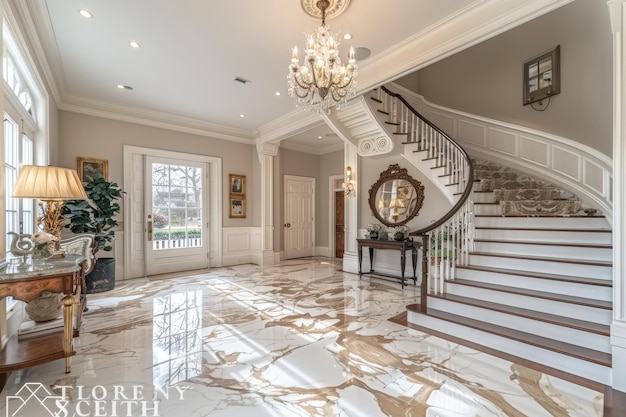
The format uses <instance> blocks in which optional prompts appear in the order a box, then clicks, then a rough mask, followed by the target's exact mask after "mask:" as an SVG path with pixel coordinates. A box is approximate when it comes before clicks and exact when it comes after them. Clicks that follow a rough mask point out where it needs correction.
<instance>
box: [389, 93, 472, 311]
mask: <svg viewBox="0 0 626 417" xmlns="http://www.w3.org/2000/svg"><path fill="white" fill-rule="evenodd" d="M381 89H382V91H384V92H385V93H386V94H388V95H389V96H391V97H394V98H396V99H397V100H398V101H399V102H401V103H402V104H403V105H404V106H405V107H406V109H408V110H409V112H410V113H412V114H413V115H414V116H415V117H417V118H419V119H420V120H421V121H422V122H423V123H424V124H426V125H427V126H428V127H429V128H430V129H432V130H433V131H434V132H436V133H437V134H438V135H440V136H441V137H442V138H443V139H444V140H445V141H447V142H448V143H449V144H451V145H452V146H453V147H454V148H455V149H456V151H458V153H460V154H461V155H462V156H463V159H464V162H465V166H466V167H467V175H466V176H465V178H464V179H465V181H466V183H465V188H464V189H463V193H462V194H461V196H460V198H459V199H458V200H457V201H456V203H455V204H454V205H453V206H452V208H451V209H450V210H449V211H447V212H446V213H445V214H444V215H443V216H441V218H439V219H438V220H436V221H435V222H433V223H431V224H429V225H428V226H426V227H424V228H422V229H419V230H416V231H413V232H411V233H410V236H421V237H422V242H423V245H422V284H421V290H420V294H421V297H420V298H421V304H420V309H421V310H422V312H423V313H425V312H426V309H427V294H428V279H429V276H428V274H429V270H428V269H429V268H428V265H429V264H428V262H429V259H428V254H429V252H430V248H429V245H430V238H429V235H428V234H429V232H431V231H433V230H435V229H437V228H439V227H440V226H442V225H444V224H446V222H448V221H450V220H451V218H452V217H453V216H454V215H455V214H456V213H457V212H458V211H459V210H460V209H461V208H462V207H464V206H465V204H466V202H467V200H468V199H469V196H470V194H471V192H472V185H473V182H474V168H473V166H472V162H471V159H470V157H469V155H468V154H467V152H466V151H465V149H463V147H462V146H461V145H459V144H458V143H457V142H456V141H455V140H454V139H452V138H451V137H450V136H449V135H448V134H446V133H445V132H444V131H443V130H441V129H440V128H439V127H437V126H435V125H434V124H433V123H432V122H431V121H430V120H428V119H427V118H425V117H424V116H422V115H421V114H420V113H419V112H418V111H417V110H415V109H414V108H413V106H411V104H410V103H409V102H408V101H406V100H405V99H404V97H402V96H401V95H400V94H397V93H394V92H392V91H390V90H389V89H388V88H386V87H384V86H383V87H381Z"/></svg>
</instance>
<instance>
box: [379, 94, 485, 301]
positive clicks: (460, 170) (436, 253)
mask: <svg viewBox="0 0 626 417" xmlns="http://www.w3.org/2000/svg"><path fill="white" fill-rule="evenodd" d="M375 100H376V101H378V102H379V103H380V111H381V112H382V113H386V114H388V117H389V118H388V122H387V123H388V124H390V125H395V126H397V131H396V132H395V134H396V135H403V136H405V139H404V140H403V143H405V144H414V145H415V149H414V152H424V155H425V158H424V159H434V160H435V162H436V167H438V168H442V169H443V174H442V177H447V178H448V182H447V184H446V186H447V187H453V194H454V195H455V196H458V199H457V200H456V202H455V204H454V205H453V206H452V208H451V209H450V210H449V211H448V212H447V213H445V214H444V215H443V216H442V217H441V218H440V219H439V220H437V221H435V222H433V223H432V224H431V225H429V226H427V227H424V228H422V229H420V230H416V231H413V232H411V233H410V235H411V236H420V237H421V238H422V283H421V291H420V292H421V300H420V309H421V311H422V312H423V313H425V312H426V311H427V296H428V294H440V293H444V292H445V283H446V281H447V280H452V279H454V277H455V268H456V266H457V265H467V264H468V263H469V253H470V252H471V251H472V250H473V246H474V203H473V202H472V201H471V200H469V196H470V194H471V192H472V185H473V182H474V171H473V168H472V163H471V160H470V157H469V155H468V154H467V152H466V151H465V150H464V149H463V148H462V147H461V146H460V145H459V144H458V143H457V142H455V141H454V139H452V138H451V137H450V136H448V135H447V134H446V133H445V132H444V131H442V130H441V129H439V128H438V127H437V126H435V125H434V124H433V123H432V122H430V121H429V120H428V119H426V118H425V117H424V116H422V115H421V114H420V113H419V112H418V111H417V110H415V109H414V108H413V106H411V104H409V103H408V102H407V101H406V100H405V99H404V98H403V97H402V96H401V95H400V94H397V93H394V92H392V91H390V90H389V89H387V88H386V87H381V88H379V89H377V90H376V96H375Z"/></svg>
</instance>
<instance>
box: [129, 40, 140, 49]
mask: <svg viewBox="0 0 626 417" xmlns="http://www.w3.org/2000/svg"><path fill="white" fill-rule="evenodd" d="M128 44H129V45H130V46H132V47H133V48H141V45H139V43H137V42H135V41H130V42H128Z"/></svg>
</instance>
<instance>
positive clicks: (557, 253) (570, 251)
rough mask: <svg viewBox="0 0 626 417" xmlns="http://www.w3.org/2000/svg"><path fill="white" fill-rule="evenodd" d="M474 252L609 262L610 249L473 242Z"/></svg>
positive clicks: (611, 255)
mask: <svg viewBox="0 0 626 417" xmlns="http://www.w3.org/2000/svg"><path fill="white" fill-rule="evenodd" d="M474 250H475V251H476V252H489V253H501V254H502V253H506V254H510V255H527V256H546V257H550V258H565V259H579V260H580V259H588V260H595V261H606V262H611V261H612V259H613V250H612V249H611V248H597V247H589V246H588V247H580V246H563V245H542V244H526V243H513V242H481V241H474Z"/></svg>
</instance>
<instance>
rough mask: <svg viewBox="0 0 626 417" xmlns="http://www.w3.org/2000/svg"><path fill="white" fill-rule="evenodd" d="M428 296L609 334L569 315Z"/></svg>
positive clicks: (603, 327) (601, 326)
mask: <svg viewBox="0 0 626 417" xmlns="http://www.w3.org/2000/svg"><path fill="white" fill-rule="evenodd" d="M429 297H434V298H440V299H442V300H447V301H453V302H456V303H461V304H466V305H471V306H475V307H480V308H484V309H487V310H491V311H497V312H500V313H505V314H510V315H514V316H519V317H524V318H527V319H532V320H536V321H542V322H545V323H551V324H555V325H558V326H563V327H569V328H573V329H578V330H582V331H585V332H590V333H595V334H599V335H602V336H609V335H610V327H609V326H607V325H604V324H598V323H593V322H590V321H585V320H578V319H574V318H571V317H564V316H557V315H555V314H549V313H544V312H541V311H536V310H528V309H525V308H520V307H514V306H510V305H505V304H498V303H493V302H491V301H484V300H478V299H475V298H468V297H463V296H460V295H455V294H437V295H433V294H431V295H429Z"/></svg>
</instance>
